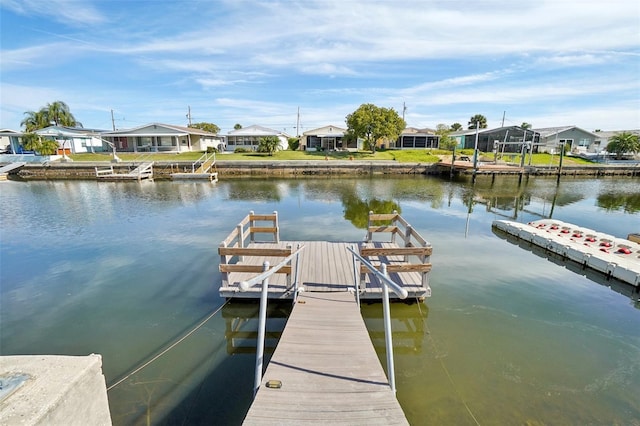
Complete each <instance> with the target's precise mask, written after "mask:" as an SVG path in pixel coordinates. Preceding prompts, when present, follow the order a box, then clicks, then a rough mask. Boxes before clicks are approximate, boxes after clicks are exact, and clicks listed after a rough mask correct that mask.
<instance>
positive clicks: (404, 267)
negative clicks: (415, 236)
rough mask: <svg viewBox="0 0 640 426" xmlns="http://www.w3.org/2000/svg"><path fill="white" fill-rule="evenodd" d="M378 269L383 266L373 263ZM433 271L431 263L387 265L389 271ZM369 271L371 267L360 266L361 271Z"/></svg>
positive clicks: (362, 272)
mask: <svg viewBox="0 0 640 426" xmlns="http://www.w3.org/2000/svg"><path fill="white" fill-rule="evenodd" d="M373 266H375V267H376V269H377V270H378V271H380V270H381V269H382V268H381V267H380V265H373ZM429 271H431V264H430V263H390V264H388V265H387V272H388V273H393V272H429ZM368 272H369V268H367V267H366V266H360V273H361V274H366V273H368Z"/></svg>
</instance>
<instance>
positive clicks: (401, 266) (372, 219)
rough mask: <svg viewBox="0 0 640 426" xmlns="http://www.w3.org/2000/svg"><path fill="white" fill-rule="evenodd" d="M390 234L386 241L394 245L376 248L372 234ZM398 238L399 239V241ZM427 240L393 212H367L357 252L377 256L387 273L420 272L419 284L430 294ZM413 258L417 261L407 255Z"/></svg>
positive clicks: (363, 270) (429, 258)
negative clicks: (362, 239)
mask: <svg viewBox="0 0 640 426" xmlns="http://www.w3.org/2000/svg"><path fill="white" fill-rule="evenodd" d="M388 234H391V236H390V241H389V242H390V243H393V244H397V246H395V247H376V244H375V242H376V241H375V236H376V235H388ZM398 240H401V241H402V242H399V241H398ZM432 252H433V248H432V246H431V243H429V242H428V241H427V240H425V239H424V238H423V237H422V235H420V234H419V233H418V231H416V230H415V229H413V227H412V226H411V225H410V224H409V223H408V222H407V221H406V220H405V219H404V218H403V217H402V216H400V214H399V213H398V212H397V211H394V212H393V213H390V214H389V213H387V214H375V213H373V212H372V211H370V212H369V221H368V224H367V235H366V238H365V244H363V246H362V247H361V248H360V255H361V256H362V257H364V258H369V257H374V256H377V257H378V258H379V260H380V263H381V265H384V264H385V261H386V268H387V271H388V272H389V273H393V272H418V273H420V274H421V277H422V278H421V284H422V286H423V287H425V288H426V289H427V296H430V295H431V294H430V291H431V290H430V288H429V278H428V273H429V271H431V254H432ZM412 256H414V257H417V259H418V262H417V263H412V262H410V258H411V257H412ZM398 259H402V260H401V261H400V262H398ZM367 271H368V268H364V267H362V268H361V279H362V280H364V274H366V273H367Z"/></svg>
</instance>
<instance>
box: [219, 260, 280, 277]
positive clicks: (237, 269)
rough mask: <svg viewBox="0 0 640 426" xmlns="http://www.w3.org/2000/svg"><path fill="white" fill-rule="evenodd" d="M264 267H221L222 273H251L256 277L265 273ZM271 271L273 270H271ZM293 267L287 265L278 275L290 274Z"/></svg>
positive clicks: (235, 265)
mask: <svg viewBox="0 0 640 426" xmlns="http://www.w3.org/2000/svg"><path fill="white" fill-rule="evenodd" d="M263 269H264V267H263V266H262V265H243V264H237V263H235V264H230V265H222V264H221V265H220V267H219V270H220V272H251V273H255V274H256V275H257V274H259V273H261V272H262V271H263ZM270 269H271V268H270ZM290 273H291V266H289V265H285V266H283V267H282V268H280V269H279V270H278V271H277V272H276V274H290Z"/></svg>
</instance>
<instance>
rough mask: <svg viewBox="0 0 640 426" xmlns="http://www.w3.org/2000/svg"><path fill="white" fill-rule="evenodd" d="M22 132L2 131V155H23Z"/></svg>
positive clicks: (0, 131) (0, 147)
mask: <svg viewBox="0 0 640 426" xmlns="http://www.w3.org/2000/svg"><path fill="white" fill-rule="evenodd" d="M21 137H22V132H17V131H15V130H11V129H0V153H3V154H20V153H22V143H21V140H20V139H21Z"/></svg>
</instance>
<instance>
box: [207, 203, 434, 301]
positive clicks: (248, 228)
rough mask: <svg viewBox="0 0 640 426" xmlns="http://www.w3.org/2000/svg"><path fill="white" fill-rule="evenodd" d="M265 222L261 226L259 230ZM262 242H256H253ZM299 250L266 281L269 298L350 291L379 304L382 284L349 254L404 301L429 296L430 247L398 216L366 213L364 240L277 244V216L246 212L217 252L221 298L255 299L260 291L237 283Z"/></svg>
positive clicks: (256, 286)
mask: <svg viewBox="0 0 640 426" xmlns="http://www.w3.org/2000/svg"><path fill="white" fill-rule="evenodd" d="M265 223H266V226H265ZM265 235H266V238H267V239H268V241H259V240H258V239H259V238H261V237H262V238H265ZM300 247H304V248H303V250H302V251H301V252H300V254H299V256H297V257H295V258H294V259H292V260H291V262H289V264H287V265H286V266H285V267H283V268H282V269H280V271H279V272H278V273H277V274H275V275H274V276H273V277H271V279H270V281H269V292H268V297H269V298H270V299H291V300H293V299H295V297H297V293H300V292H303V291H306V292H334V291H355V289H356V287H357V288H358V293H359V297H360V298H363V299H374V300H375V299H377V300H381V299H382V285H381V283H380V280H379V279H377V278H376V276H375V274H371V273H369V272H368V271H367V270H366V268H365V267H364V266H359V265H358V263H357V262H355V261H354V256H353V255H352V253H351V252H350V251H349V249H353V250H355V251H356V252H358V254H359V255H360V256H362V257H363V258H364V259H366V260H367V261H368V262H371V263H372V264H373V265H375V266H376V267H377V268H378V269H379V270H380V269H381V268H382V265H383V264H384V267H385V268H386V270H387V273H388V274H389V278H390V279H391V280H392V281H394V282H395V283H397V284H398V285H400V286H401V287H402V288H404V289H405V290H407V292H408V298H409V299H410V300H414V299H415V298H418V299H424V298H425V297H430V296H431V288H430V287H429V281H428V273H429V271H430V270H431V261H430V259H431V252H432V247H431V244H430V243H429V242H428V241H426V240H425V239H424V238H423V237H422V236H421V235H420V234H419V233H418V232H416V230H414V229H413V228H412V227H411V225H409V224H408V223H407V222H406V221H405V220H404V219H403V218H402V217H401V216H400V215H399V214H397V213H393V214H373V213H370V214H369V223H368V227H367V234H366V237H365V239H364V241H353V242H332V241H281V240H280V228H279V225H278V215H277V213H273V214H267V215H258V214H253V213H250V214H249V215H248V216H247V217H245V218H244V219H243V220H242V222H240V223H239V224H238V225H237V227H236V229H234V230H233V231H232V232H231V233H230V234H229V236H228V237H227V238H226V239H225V240H224V241H223V242H222V243H221V244H220V246H219V247H218V254H219V255H220V266H219V269H220V272H221V273H222V282H221V285H220V289H219V292H220V296H222V297H224V298H245V299H256V300H257V299H260V292H261V286H259V285H254V286H252V287H250V288H248V289H244V290H242V291H241V288H240V283H242V282H243V281H247V280H249V279H251V278H252V277H254V276H256V275H257V274H259V273H261V272H263V267H264V266H263V265H264V263H265V262H269V265H270V266H271V267H273V266H274V265H277V264H278V263H280V262H281V261H282V260H283V259H285V258H287V257H289V256H291V255H292V254H293V253H294V252H295V251H297V249H298V248H300Z"/></svg>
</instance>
